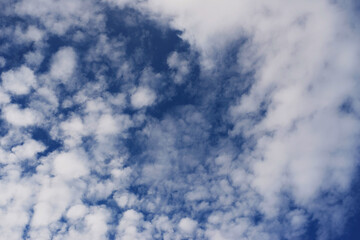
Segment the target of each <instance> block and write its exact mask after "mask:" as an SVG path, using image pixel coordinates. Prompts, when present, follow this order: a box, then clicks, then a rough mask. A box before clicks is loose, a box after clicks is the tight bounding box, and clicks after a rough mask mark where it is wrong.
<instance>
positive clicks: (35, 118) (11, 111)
mask: <svg viewBox="0 0 360 240" xmlns="http://www.w3.org/2000/svg"><path fill="white" fill-rule="evenodd" d="M3 115H4V118H5V120H6V121H7V122H9V123H10V124H12V125H14V126H17V127H26V126H31V125H35V124H38V123H40V121H41V116H40V115H39V113H38V112H36V111H34V110H32V109H29V108H25V109H20V108H19V107H18V106H17V105H16V104H10V105H8V106H6V107H5V108H4V109H3Z"/></svg>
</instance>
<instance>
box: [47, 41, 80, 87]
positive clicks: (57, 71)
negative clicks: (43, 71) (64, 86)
mask: <svg viewBox="0 0 360 240" xmlns="http://www.w3.org/2000/svg"><path fill="white" fill-rule="evenodd" d="M75 68H76V53H75V51H74V50H73V49H72V48H71V47H64V48H62V49H60V50H59V51H58V52H56V54H55V55H54V56H53V58H52V64H51V68H50V76H51V77H52V78H54V79H55V80H61V81H63V82H66V81H67V80H69V78H70V77H71V76H72V74H73V73H74V71H75Z"/></svg>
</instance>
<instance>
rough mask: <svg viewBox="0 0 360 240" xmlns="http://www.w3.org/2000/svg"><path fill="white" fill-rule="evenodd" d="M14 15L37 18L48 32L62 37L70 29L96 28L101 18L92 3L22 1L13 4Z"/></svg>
mask: <svg viewBox="0 0 360 240" xmlns="http://www.w3.org/2000/svg"><path fill="white" fill-rule="evenodd" d="M14 10H15V13H16V14H18V15H20V16H31V17H34V18H38V19H39V20H40V21H41V23H42V24H43V25H44V26H45V27H46V29H47V30H48V31H49V32H52V33H55V34H58V35H63V34H65V33H66V32H67V31H68V30H69V29H70V28H71V27H75V26H77V27H87V26H88V25H89V24H91V25H90V26H91V27H94V26H98V25H99V24H100V23H101V21H102V17H101V15H99V14H98V8H97V6H96V5H95V4H93V3H92V1H84V0H65V1H62V2H61V3H60V2H58V1H56V0H50V1H45V0H26V1H25V0H23V1H19V2H17V3H16V4H15V8H14Z"/></svg>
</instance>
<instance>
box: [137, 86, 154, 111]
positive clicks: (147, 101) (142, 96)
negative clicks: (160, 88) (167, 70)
mask: <svg viewBox="0 0 360 240" xmlns="http://www.w3.org/2000/svg"><path fill="white" fill-rule="evenodd" d="M155 100H156V94H155V93H154V91H153V90H151V89H149V88H147V87H138V88H137V89H136V90H135V92H134V93H133V94H132V95H131V105H132V106H133V107H134V108H143V107H147V106H151V105H152V104H153V103H154V102H155Z"/></svg>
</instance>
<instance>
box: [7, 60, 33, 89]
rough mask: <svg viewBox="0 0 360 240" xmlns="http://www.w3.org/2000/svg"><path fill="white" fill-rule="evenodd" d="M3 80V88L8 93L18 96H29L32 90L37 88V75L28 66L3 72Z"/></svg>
mask: <svg viewBox="0 0 360 240" xmlns="http://www.w3.org/2000/svg"><path fill="white" fill-rule="evenodd" d="M1 79H2V86H3V88H4V89H5V90H6V91H9V92H10V93H13V94H18V95H21V94H28V93H29V92H30V90H31V88H32V87H35V86H36V77H35V74H34V72H33V71H32V70H31V69H30V68H28V67H26V66H21V67H20V68H18V69H15V70H9V71H7V72H3V73H2V74H1Z"/></svg>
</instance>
